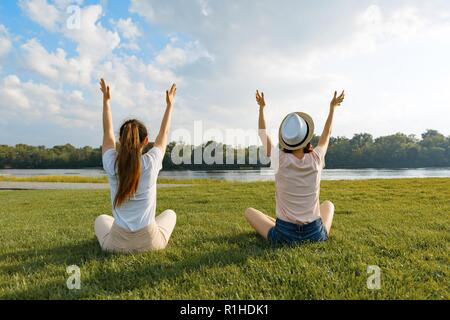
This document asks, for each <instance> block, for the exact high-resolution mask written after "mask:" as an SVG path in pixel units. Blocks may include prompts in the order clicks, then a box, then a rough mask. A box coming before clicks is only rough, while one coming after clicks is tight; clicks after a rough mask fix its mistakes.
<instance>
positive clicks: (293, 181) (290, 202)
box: [245, 91, 345, 243]
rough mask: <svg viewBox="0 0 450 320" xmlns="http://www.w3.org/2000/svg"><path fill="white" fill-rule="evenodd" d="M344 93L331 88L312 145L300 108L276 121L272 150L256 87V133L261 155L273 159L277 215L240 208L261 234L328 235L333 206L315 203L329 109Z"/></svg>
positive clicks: (285, 238)
mask: <svg viewBox="0 0 450 320" xmlns="http://www.w3.org/2000/svg"><path fill="white" fill-rule="evenodd" d="M344 97H345V94H344V91H343V92H342V94H341V95H340V96H338V95H337V92H335V93H334V97H333V100H332V101H331V104H330V113H329V115H328V119H327V122H326V123H325V128H324V129H323V133H322V135H321V136H320V140H319V144H318V146H317V147H316V148H313V147H312V145H311V139H312V138H313V136H314V121H313V120H312V118H311V117H310V116H309V115H307V114H306V113H303V112H296V113H291V114H289V115H288V116H287V117H286V118H285V119H284V120H283V122H282V123H281V126H280V130H279V141H280V143H279V149H280V150H279V152H278V150H276V149H275V148H273V145H272V142H271V140H270V137H269V136H268V135H267V131H266V121H265V118H264V108H265V106H266V103H265V100H264V93H260V92H259V91H257V92H256V100H257V103H258V105H259V137H260V139H261V141H262V142H263V145H264V149H265V152H266V155H267V156H268V157H271V158H272V162H273V163H274V162H278V165H277V167H278V168H277V169H276V174H275V189H276V215H277V219H276V220H275V219H273V218H271V217H269V216H267V215H265V214H264V213H262V212H260V211H258V210H256V209H253V208H249V209H247V210H246V211H245V218H246V219H247V221H248V223H249V224H250V225H251V226H252V227H253V228H254V229H255V230H256V231H257V232H258V233H259V234H260V235H261V236H263V237H264V238H265V239H267V240H269V241H271V242H281V243H296V242H303V241H326V240H328V236H329V234H330V229H331V224H332V222H333V215H334V205H333V203H331V202H330V201H325V202H324V203H322V204H320V201H319V194H320V180H321V173H322V169H323V168H324V167H325V154H326V153H327V148H328V144H329V141H330V136H331V128H332V124H333V116H334V111H335V109H336V107H338V106H340V105H341V103H342V102H343V101H344Z"/></svg>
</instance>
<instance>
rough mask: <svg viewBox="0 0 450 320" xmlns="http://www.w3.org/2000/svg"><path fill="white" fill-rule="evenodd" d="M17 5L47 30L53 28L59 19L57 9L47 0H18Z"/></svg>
mask: <svg viewBox="0 0 450 320" xmlns="http://www.w3.org/2000/svg"><path fill="white" fill-rule="evenodd" d="M19 6H20V8H21V9H22V10H23V11H24V12H25V14H26V15H28V17H30V19H31V20H33V21H35V22H37V23H38V24H40V25H41V26H42V27H44V28H45V29H47V30H52V31H53V30H55V29H56V27H57V24H58V22H59V21H60V19H61V16H60V12H59V11H58V9H57V8H56V7H55V6H53V5H51V4H49V3H48V2H47V0H20V1H19Z"/></svg>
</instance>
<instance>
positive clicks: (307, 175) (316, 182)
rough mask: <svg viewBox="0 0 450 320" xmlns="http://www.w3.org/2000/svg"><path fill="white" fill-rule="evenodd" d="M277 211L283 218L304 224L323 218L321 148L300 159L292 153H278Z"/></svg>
mask: <svg viewBox="0 0 450 320" xmlns="http://www.w3.org/2000/svg"><path fill="white" fill-rule="evenodd" d="M276 153H277V154H279V157H278V160H279V162H278V169H277V172H276V174H275V190H276V212H277V217H278V218H279V219H281V220H284V221H287V222H291V223H297V224H304V223H311V222H313V221H315V220H317V219H319V218H320V202H319V195H320V179H321V174H322V169H323V168H324V167H325V153H324V150H323V149H322V148H320V147H316V148H315V149H314V150H313V152H311V153H308V154H305V156H304V157H303V159H299V158H297V157H296V156H294V155H293V154H291V153H285V152H283V151H278V152H276Z"/></svg>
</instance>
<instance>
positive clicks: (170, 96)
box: [166, 83, 177, 106]
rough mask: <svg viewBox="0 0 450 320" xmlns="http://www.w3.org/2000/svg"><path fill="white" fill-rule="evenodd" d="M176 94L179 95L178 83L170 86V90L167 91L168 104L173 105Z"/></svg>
mask: <svg viewBox="0 0 450 320" xmlns="http://www.w3.org/2000/svg"><path fill="white" fill-rule="evenodd" d="M176 95H177V85H176V84H175V83H174V84H173V85H172V87H171V88H170V90H167V91H166V102H167V105H168V106H172V104H173V101H174V99H175V96H176Z"/></svg>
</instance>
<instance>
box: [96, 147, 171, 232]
mask: <svg viewBox="0 0 450 320" xmlns="http://www.w3.org/2000/svg"><path fill="white" fill-rule="evenodd" d="M116 157H117V151H116V150H115V149H110V150H108V151H106V152H105V153H104V154H103V158H102V160H103V169H105V171H106V174H107V175H108V181H109V185H110V187H111V203H112V204H113V216H114V219H115V223H116V224H117V225H118V226H119V227H121V228H123V229H125V230H129V231H131V232H134V231H138V230H141V229H143V228H145V227H147V226H148V225H151V224H152V223H154V221H155V212H156V181H157V179H158V174H159V171H160V170H161V169H162V161H163V158H164V157H163V154H162V152H161V150H160V149H159V148H156V147H155V148H152V149H151V150H150V151H149V152H147V153H146V154H144V155H142V158H141V167H142V173H141V178H140V180H139V185H138V188H137V192H136V194H135V195H134V196H133V197H132V198H131V199H130V200H129V201H127V202H124V203H123V204H122V205H121V206H120V207H119V208H114V199H115V197H116V193H117V189H118V181H119V180H118V176H117V175H116V170H115V161H116Z"/></svg>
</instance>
